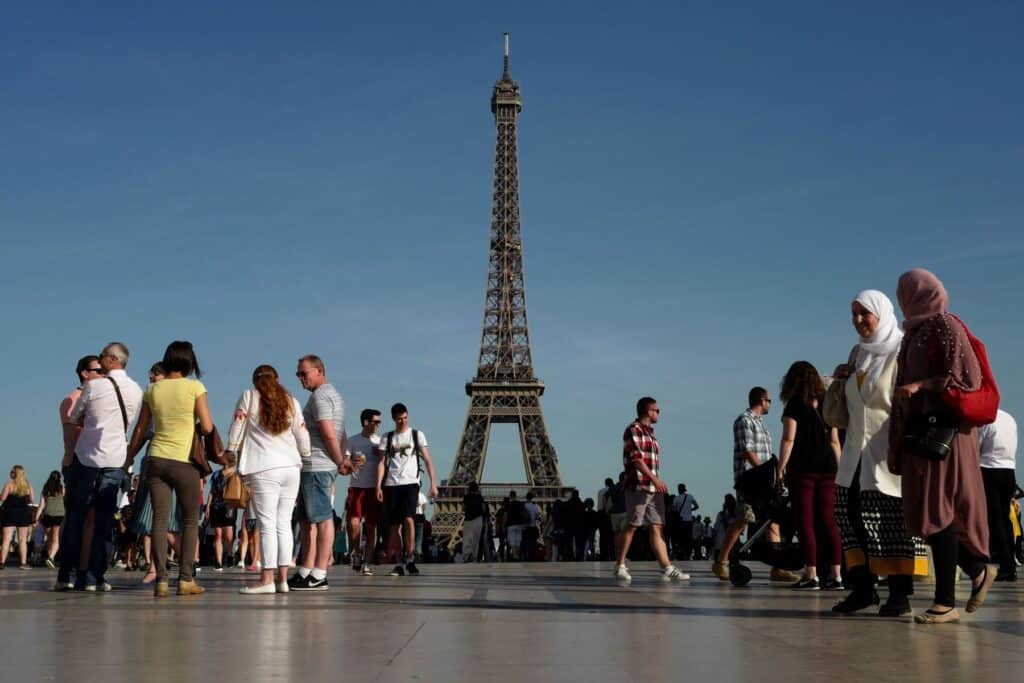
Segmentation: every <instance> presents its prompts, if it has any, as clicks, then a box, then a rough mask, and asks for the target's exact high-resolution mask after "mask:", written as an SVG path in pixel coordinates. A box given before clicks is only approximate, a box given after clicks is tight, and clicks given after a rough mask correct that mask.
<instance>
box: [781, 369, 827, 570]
mask: <svg viewBox="0 0 1024 683" xmlns="http://www.w3.org/2000/svg"><path fill="white" fill-rule="evenodd" d="M779 397H780V398H781V399H782V400H783V401H785V403H786V409H785V411H783V413H782V447H781V453H780V454H779V476H780V477H781V478H783V479H784V480H785V481H786V484H787V486H789V492H790V495H791V496H792V499H793V511H794V514H795V517H796V520H795V521H796V524H797V529H798V530H799V534H800V545H801V547H802V548H803V552H804V576H803V578H802V579H800V581H798V582H796V583H795V584H793V588H796V589H799V590H820V589H821V588H824V589H826V590H843V581H842V578H841V576H840V573H839V563H840V561H841V553H842V542H841V540H840V538H839V527H838V526H837V525H836V516H835V497H836V471H837V470H838V466H839V453H840V450H841V449H840V445H839V433H838V431H836V430H835V429H831V428H829V427H828V425H826V424H825V421H824V420H823V419H822V417H821V412H820V411H821V401H822V400H823V399H824V397H825V384H824V383H823V382H822V380H821V376H820V375H818V371H817V370H816V369H815V367H814V366H813V365H811V364H810V363H808V362H807V361H797V362H796V363H793V365H792V366H790V368H789V372H787V373H786V376H785V378H783V380H782V388H781V390H780V391H779ZM819 541H821V542H825V543H827V545H828V555H827V557H828V560H829V565H830V572H829V577H828V578H827V579H826V580H825V581H824V582H822V581H820V580H819V579H818V569H817V567H818V542H819Z"/></svg>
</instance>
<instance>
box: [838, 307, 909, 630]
mask: <svg viewBox="0 0 1024 683" xmlns="http://www.w3.org/2000/svg"><path fill="white" fill-rule="evenodd" d="M850 306H851V312H852V315H853V327H854V329H856V330H857V334H858V336H859V337H860V343H858V344H857V346H855V347H854V348H853V350H852V351H851V352H850V359H849V362H848V363H845V364H843V365H840V366H839V367H837V368H836V370H835V372H834V373H833V377H834V378H835V382H834V383H833V386H832V387H830V389H829V392H828V395H827V396H826V398H825V403H826V406H825V415H826V416H827V417H828V418H832V420H831V421H833V422H835V423H836V424H833V425H832V426H834V427H839V428H845V429H846V441H845V443H844V445H843V453H842V457H840V459H839V474H838V475H837V478H836V484H837V486H836V522H837V523H838V525H839V532H840V536H841V537H842V541H843V555H844V558H845V560H846V567H847V577H848V579H849V581H848V584H849V585H850V586H851V587H852V589H853V590H852V592H851V593H850V595H848V596H847V597H846V598H845V599H844V600H843V601H842V602H840V603H838V604H837V605H835V606H834V607H833V608H832V610H833V611H834V612H839V613H844V614H845V613H851V612H856V611H859V610H862V609H865V608H867V607H871V606H872V605H877V604H878V603H879V597H878V593H877V592H876V591H875V584H876V581H877V577H878V576H886V577H888V583H889V599H888V600H887V601H886V603H885V605H883V606H882V608H881V609H880V610H879V614H880V615H881V616H892V617H899V616H906V615H908V614H910V600H909V596H910V595H911V594H913V592H914V585H913V580H912V577H913V575H914V574H920V575H923V574H926V573H927V567H928V565H927V557H926V554H925V553H926V551H925V546H924V543H923V542H922V541H921V539H918V538H913V537H911V536H910V535H909V534H908V533H907V527H906V522H905V520H904V518H903V505H902V501H901V500H900V498H901V493H900V477H899V476H897V475H894V474H892V473H891V472H890V471H889V468H888V465H887V463H886V457H887V455H888V447H889V415H890V413H891V411H892V399H893V391H894V389H895V386H896V365H897V356H898V355H899V350H900V342H901V341H902V340H903V332H902V331H901V330H900V327H899V324H898V322H897V320H896V315H895V311H894V309H893V305H892V301H890V300H889V298H888V297H887V296H886V295H885V294H883V293H882V292H879V291H877V290H873V289H869V290H866V291H863V292H861V293H860V294H858V295H857V297H856V298H855V299H854V300H853V302H852V303H851V305H850Z"/></svg>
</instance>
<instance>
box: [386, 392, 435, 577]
mask: <svg viewBox="0 0 1024 683" xmlns="http://www.w3.org/2000/svg"><path fill="white" fill-rule="evenodd" d="M391 418H392V419H393V420H394V421H395V430H394V431H391V432H388V433H387V434H386V435H384V436H383V437H382V438H381V440H380V446H379V448H378V449H377V453H378V454H379V455H380V462H379V463H378V464H377V500H378V501H380V502H382V503H384V515H385V519H386V520H387V522H388V525H389V526H390V527H391V544H395V545H397V541H398V538H399V534H400V533H401V539H402V541H403V544H402V546H400V547H402V548H403V549H404V552H405V558H404V559H405V567H404V568H403V567H402V564H401V562H398V563H396V565H395V568H394V569H392V570H391V576H404V575H405V574H406V572H408V573H409V574H411V575H413V576H416V575H418V574H419V573H420V571H419V569H417V568H416V557H415V554H414V552H415V542H416V522H415V516H416V505H417V503H418V502H419V493H420V470H421V466H420V463H421V461H422V463H423V464H424V465H426V468H427V475H428V476H429V477H430V498H432V499H433V498H436V497H437V477H436V476H435V475H434V463H433V461H432V460H431V459H430V451H428V450H427V437H426V435H424V434H423V432H421V431H419V430H418V429H412V428H411V427H409V409H408V408H406V407H405V405H404V404H402V403H396V404H395V405H393V406H391ZM391 544H389V545H391Z"/></svg>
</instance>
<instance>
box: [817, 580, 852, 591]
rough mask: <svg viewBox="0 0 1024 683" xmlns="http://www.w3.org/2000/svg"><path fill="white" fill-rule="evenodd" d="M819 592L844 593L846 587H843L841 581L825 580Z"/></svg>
mask: <svg viewBox="0 0 1024 683" xmlns="http://www.w3.org/2000/svg"><path fill="white" fill-rule="evenodd" d="M821 590H823V591H844V590H846V586H844V585H843V580H842V579H825V580H824V581H823V582H822V584H821Z"/></svg>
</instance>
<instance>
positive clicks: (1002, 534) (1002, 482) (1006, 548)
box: [978, 410, 1017, 581]
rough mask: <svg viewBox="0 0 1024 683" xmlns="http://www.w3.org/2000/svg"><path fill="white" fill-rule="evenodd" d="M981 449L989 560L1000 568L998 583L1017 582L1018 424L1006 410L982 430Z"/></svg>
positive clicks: (979, 434) (980, 434) (979, 431)
mask: <svg viewBox="0 0 1024 683" xmlns="http://www.w3.org/2000/svg"><path fill="white" fill-rule="evenodd" d="M978 441H979V442H980V445H981V478H982V481H983V482H984V484H985V498H986V500H987V502H988V527H989V559H990V560H991V561H992V562H993V563H996V564H998V565H999V573H998V574H996V581H1016V580H1017V563H1016V562H1015V561H1014V558H1013V526H1012V524H1011V523H1010V505H1011V504H1012V502H1013V492H1014V491H1015V490H1016V488H1017V482H1016V478H1015V477H1014V472H1015V470H1016V467H1017V422H1016V420H1014V419H1013V416H1012V415H1010V414H1009V413H1008V412H1006V411H1005V410H1000V411H999V412H998V414H997V415H996V421H995V422H993V423H992V424H989V425H983V426H982V427H980V428H979V429H978Z"/></svg>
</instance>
